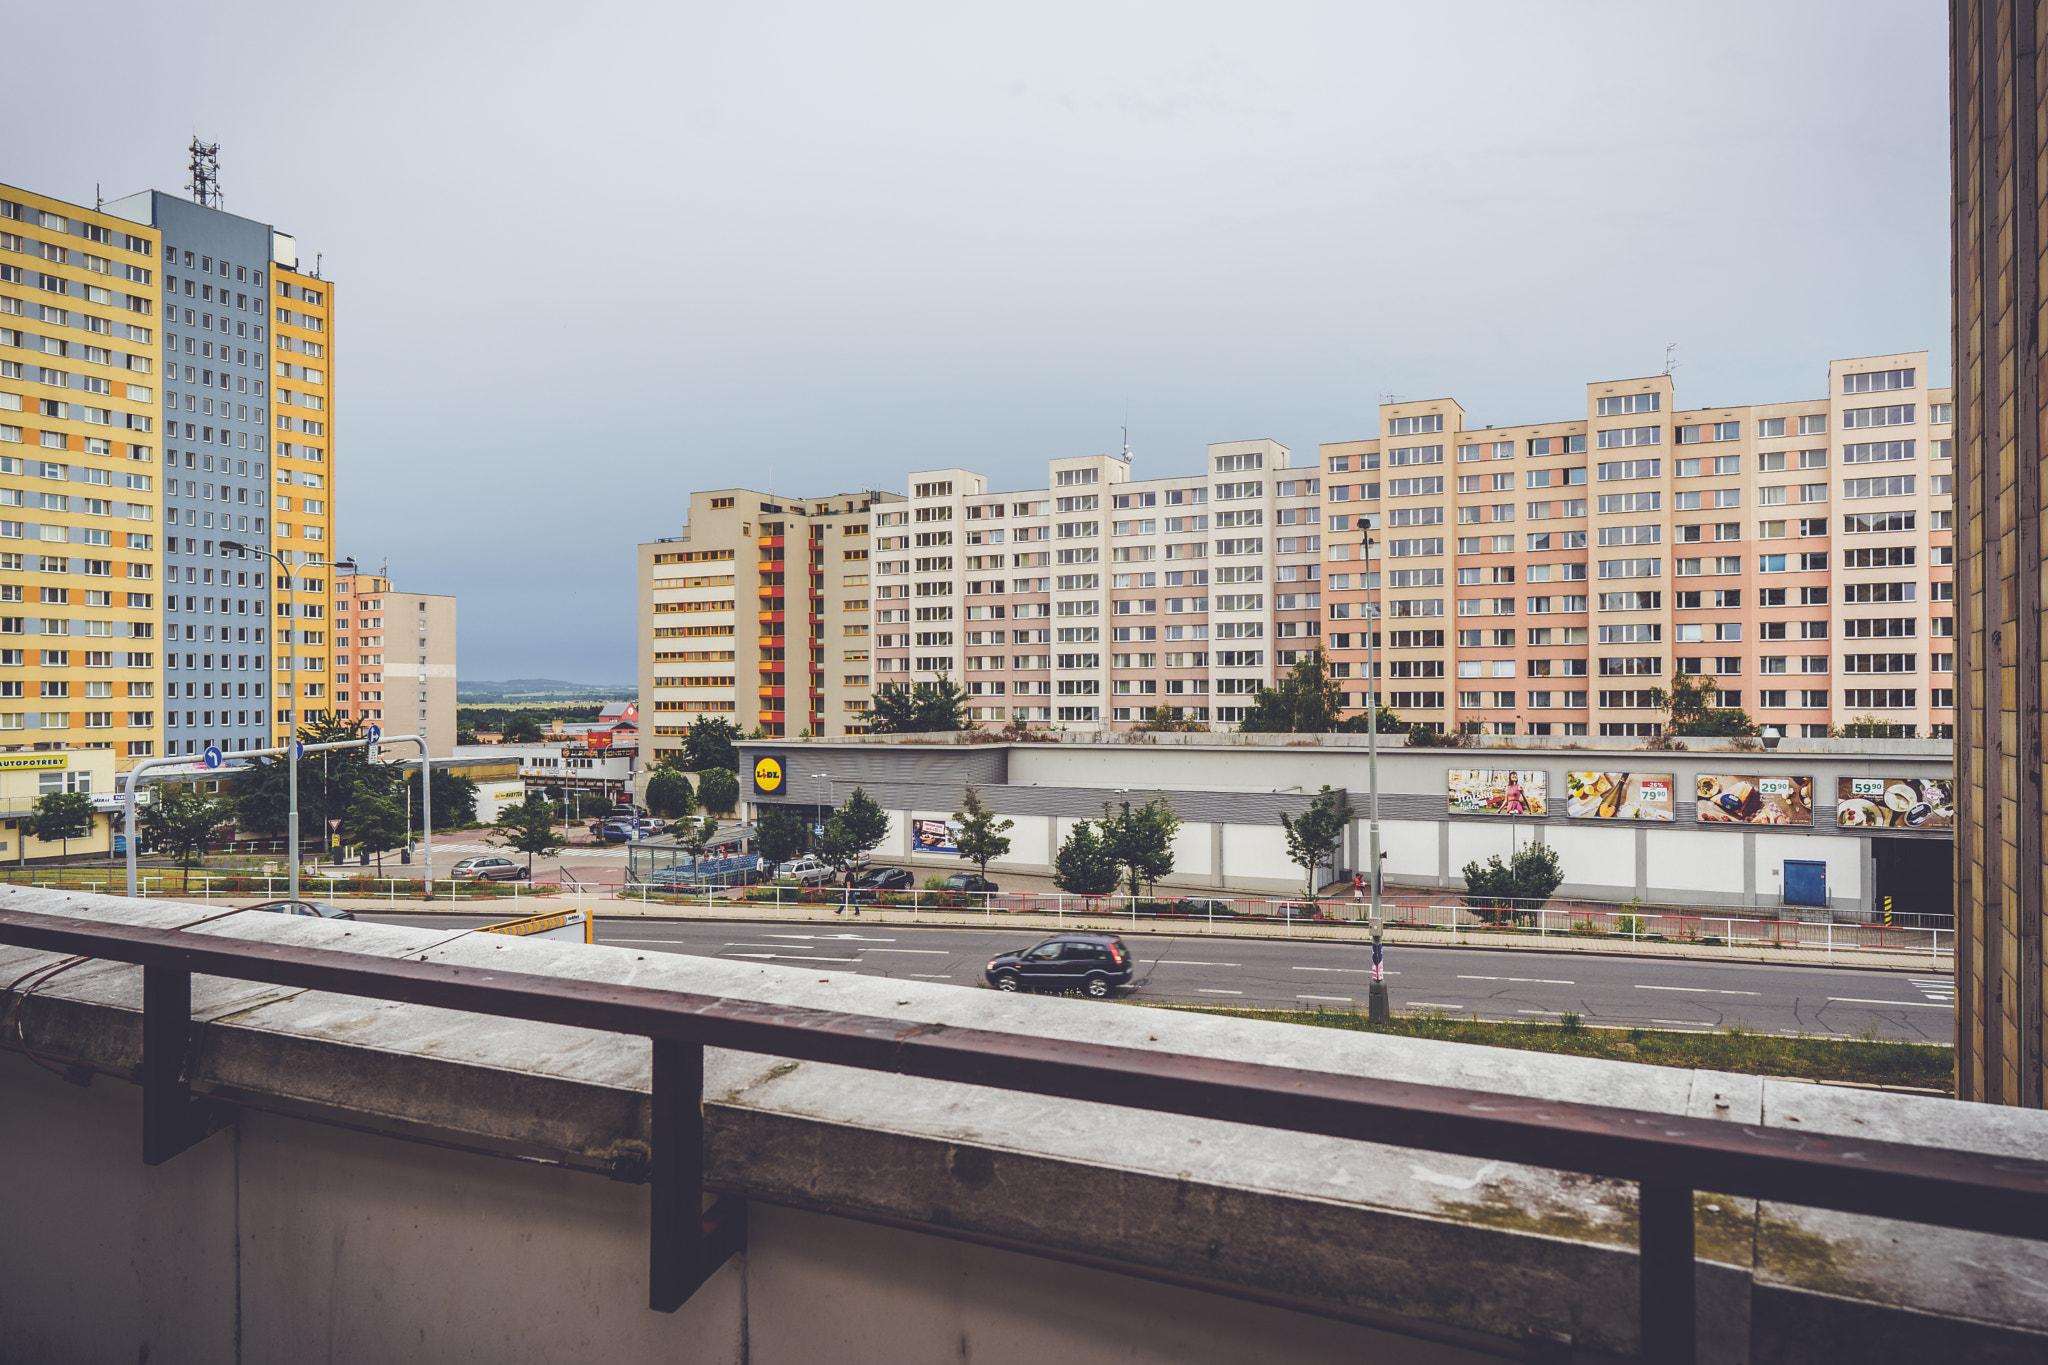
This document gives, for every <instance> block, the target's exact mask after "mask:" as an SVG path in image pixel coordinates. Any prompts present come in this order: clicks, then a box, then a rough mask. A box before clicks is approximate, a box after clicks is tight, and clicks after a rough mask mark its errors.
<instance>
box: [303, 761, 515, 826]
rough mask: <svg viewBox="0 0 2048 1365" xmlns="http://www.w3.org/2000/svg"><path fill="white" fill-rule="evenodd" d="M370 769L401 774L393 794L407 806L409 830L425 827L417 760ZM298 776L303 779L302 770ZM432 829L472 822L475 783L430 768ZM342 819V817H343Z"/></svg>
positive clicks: (455, 774) (467, 778) (475, 793)
mask: <svg viewBox="0 0 2048 1365" xmlns="http://www.w3.org/2000/svg"><path fill="white" fill-rule="evenodd" d="M373 770H380V771H397V772H400V773H402V774H403V777H402V778H401V781H402V783H403V788H402V790H400V791H399V792H397V793H396V794H395V795H394V799H396V800H397V801H398V802H399V803H400V805H401V806H402V807H405V806H409V807H410V810H411V813H412V827H413V828H414V829H422V828H425V826H424V823H423V822H424V821H425V819H426V815H427V812H426V811H425V810H424V809H422V808H421V806H420V770H419V766H418V764H417V761H415V762H414V763H410V764H400V763H380V764H376V765H374V767H373ZM299 775H300V777H302V778H303V777H304V776H305V773H304V771H303V769H302V770H301V771H300V774H299ZM433 791H434V828H435V829H455V828H457V827H459V826H462V825H473V824H475V823H476V798H477V788H476V783H475V781H474V780H472V779H471V778H469V777H467V776H465V775H464V774H462V773H458V772H451V771H449V770H448V769H446V768H436V769H434V787H433ZM344 818H346V817H344Z"/></svg>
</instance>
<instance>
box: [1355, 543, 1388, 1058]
mask: <svg viewBox="0 0 2048 1365" xmlns="http://www.w3.org/2000/svg"><path fill="white" fill-rule="evenodd" d="M1359 520H1360V521H1361V522H1363V523H1364V530H1363V534H1362V535H1361V536H1360V537H1359V553H1360V554H1361V555H1362V556H1363V557H1364V559H1365V567H1364V569H1363V572H1364V574H1365V584H1366V588H1365V603H1366V605H1365V615H1366V627H1367V632H1368V633H1367V635H1366V637H1365V673H1366V678H1365V687H1366V692H1365V701H1366V711H1365V716H1366V720H1365V765H1366V780H1367V783H1368V786H1369V790H1370V793H1371V794H1370V797H1369V800H1370V802H1371V807H1370V820H1369V828H1370V832H1371V833H1370V844H1369V847H1368V849H1367V856H1368V857H1369V858H1370V859H1371V860H1372V864H1371V875H1372V909H1371V912H1370V913H1371V918H1370V923H1371V924H1372V985H1371V987H1370V988H1369V989H1368V990H1367V992H1366V1017H1367V1018H1369V1019H1370V1020H1371V1021H1372V1022H1373V1023H1376V1024H1382V1023H1385V1022H1386V1021H1387V1018H1388V1016H1389V1014H1390V1013H1391V1010H1390V1009H1389V1007H1388V1004H1387V976H1386V963H1385V938H1386V921H1385V920H1384V919H1383V918H1382V917H1381V914H1380V680H1379V670H1378V668H1377V667H1376V664H1377V661H1378V651H1377V649H1376V646H1375V641H1376V638H1377V637H1378V635H1379V625H1380V620H1379V616H1378V614H1377V613H1376V612H1374V611H1373V598H1372V580H1373V575H1374V570H1373V567H1372V533H1373V524H1372V523H1373V514H1371V513H1367V514H1366V515H1364V516H1361V517H1360V518H1359Z"/></svg>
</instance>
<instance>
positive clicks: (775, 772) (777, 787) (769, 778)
mask: <svg viewBox="0 0 2048 1365" xmlns="http://www.w3.org/2000/svg"><path fill="white" fill-rule="evenodd" d="M782 781H783V773H782V758H781V756H780V755H779V754H762V755H760V756H759V757H757V758H756V759H755V760H754V790H755V791H757V792H759V793H760V794H761V795H763V796H775V795H777V794H779V793H780V792H781V791H782Z"/></svg>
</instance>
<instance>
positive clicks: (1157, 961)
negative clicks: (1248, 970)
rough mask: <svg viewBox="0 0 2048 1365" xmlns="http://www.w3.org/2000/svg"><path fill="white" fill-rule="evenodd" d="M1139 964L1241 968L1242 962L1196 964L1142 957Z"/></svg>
mask: <svg viewBox="0 0 2048 1365" xmlns="http://www.w3.org/2000/svg"><path fill="white" fill-rule="evenodd" d="M1138 960H1139V962H1141V963H1143V964H1144V965H1146V966H1160V967H1242V966H1243V965H1244V964H1243V963H1242V962H1196V961H1194V960H1193V959H1191V958H1185V957H1144V958H1139V959H1138Z"/></svg>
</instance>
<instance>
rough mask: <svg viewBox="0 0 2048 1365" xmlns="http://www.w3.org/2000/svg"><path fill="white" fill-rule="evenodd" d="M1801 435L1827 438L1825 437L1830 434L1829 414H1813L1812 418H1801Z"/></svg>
mask: <svg viewBox="0 0 2048 1365" xmlns="http://www.w3.org/2000/svg"><path fill="white" fill-rule="evenodd" d="M1799 434H1800V435H1801V436H1825V435H1827V434H1828V419H1827V414H1826V413H1813V414H1811V415H1810V416H1806V417H1802V418H1800V419H1799Z"/></svg>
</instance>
